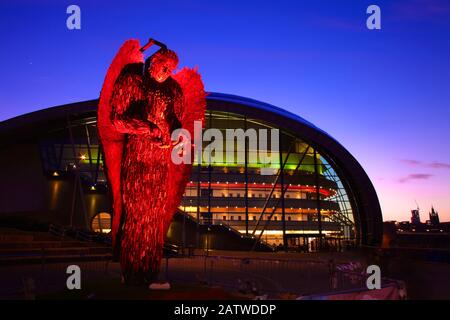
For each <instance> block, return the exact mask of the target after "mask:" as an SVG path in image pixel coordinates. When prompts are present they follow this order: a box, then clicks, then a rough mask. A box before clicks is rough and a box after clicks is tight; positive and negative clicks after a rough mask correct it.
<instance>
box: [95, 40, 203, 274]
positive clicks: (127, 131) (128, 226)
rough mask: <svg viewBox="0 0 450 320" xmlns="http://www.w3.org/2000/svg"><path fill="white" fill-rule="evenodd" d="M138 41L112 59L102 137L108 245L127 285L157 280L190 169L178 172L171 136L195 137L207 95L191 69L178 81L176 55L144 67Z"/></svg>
mask: <svg viewBox="0 0 450 320" xmlns="http://www.w3.org/2000/svg"><path fill="white" fill-rule="evenodd" d="M153 43H157V42H156V41H151V42H150V43H149V44H147V45H146V46H144V48H142V49H141V48H140V45H139V42H138V41H137V40H129V41H127V42H125V43H124V45H123V46H122V47H121V48H120V50H119V52H118V53H117V55H116V57H115V58H114V60H113V62H112V64H111V66H110V67H109V70H108V72H107V75H106V77H105V81H104V84H103V88H102V92H101V96H100V102H99V109H98V128H99V136H100V139H101V143H102V146H103V150H104V154H105V164H106V172H107V175H108V181H109V183H110V185H111V189H112V196H113V214H114V217H113V226H112V239H113V248H114V251H115V253H116V254H119V255H120V262H121V267H122V273H123V277H124V280H125V281H126V282H139V283H142V282H151V281H153V280H154V277H155V276H156V275H157V272H158V269H159V265H160V261H161V256H162V248H163V244H164V238H165V236H166V233H167V230H168V228H169V225H170V223H171V220H172V217H173V214H174V213H175V211H176V209H177V207H178V205H179V203H180V201H181V197H182V195H183V192H184V189H185V186H186V184H187V182H188V178H189V176H190V171H191V168H192V165H189V164H179V165H176V164H174V163H173V162H172V161H171V152H172V148H173V147H174V144H175V143H176V142H172V141H171V133H172V131H173V130H175V129H179V128H184V129H186V130H188V131H189V132H190V134H191V137H194V121H203V120H204V114H205V107H206V100H205V97H206V94H205V91H204V86H203V83H202V81H201V78H200V75H199V74H198V72H197V71H196V70H193V69H188V68H184V69H182V70H181V71H179V72H178V73H176V74H173V71H174V69H175V68H176V67H177V64H178V57H177V55H176V54H175V52H173V51H171V50H168V49H167V48H166V47H165V46H164V45H162V48H161V49H160V50H159V51H158V52H157V53H155V54H154V55H152V56H151V57H149V58H147V60H146V61H145V63H144V57H143V53H142V51H144V49H146V48H148V47H149V46H150V45H151V44H153Z"/></svg>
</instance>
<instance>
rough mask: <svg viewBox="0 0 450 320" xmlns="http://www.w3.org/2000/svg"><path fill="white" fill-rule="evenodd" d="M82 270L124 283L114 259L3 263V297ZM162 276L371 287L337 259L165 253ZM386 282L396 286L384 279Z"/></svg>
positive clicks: (242, 284)
mask: <svg viewBox="0 0 450 320" xmlns="http://www.w3.org/2000/svg"><path fill="white" fill-rule="evenodd" d="M71 264H76V265H78V266H79V267H80V268H81V277H82V284H83V286H84V284H86V283H89V282H91V281H98V280H101V279H109V280H108V281H120V267H119V265H118V263H111V260H109V259H107V260H103V261H83V257H82V256H80V261H79V262H64V263H62V262H58V263H53V262H47V261H45V259H42V263H41V264H34V265H18V266H3V267H0V280H1V281H0V282H1V283H2V288H1V290H0V299H11V298H12V299H24V298H25V299H33V298H35V297H36V296H38V295H46V294H55V293H58V292H63V291H65V290H67V287H66V280H67V277H68V276H69V275H68V274H67V273H66V270H67V267H68V266H69V265H71ZM159 276H160V280H162V281H163V280H167V281H169V282H170V283H171V284H172V285H180V284H195V285H206V286H216V287H221V288H224V289H226V290H230V291H234V292H239V293H241V294H244V295H248V296H249V297H253V298H254V297H257V296H265V297H266V298H269V299H270V298H272V299H285V298H290V299H292V298H296V297H301V296H314V295H319V294H328V295H329V294H333V293H336V294H338V293H339V292H343V291H348V290H353V291H355V290H356V291H357V290H367V287H366V279H367V275H366V273H365V268H364V266H362V265H359V264H357V263H340V262H337V261H334V260H329V261H325V260H313V259H301V260H300V259H299V260H293V259H290V260H288V259H272V258H270V259H268V258H256V257H255V258H247V257H230V256H208V255H204V256H199V255H195V256H191V257H167V258H164V259H163V261H162V264H161V272H160V275H159ZM382 280H383V282H382V283H383V286H386V285H390V284H392V285H397V284H396V282H395V281H393V280H390V279H382Z"/></svg>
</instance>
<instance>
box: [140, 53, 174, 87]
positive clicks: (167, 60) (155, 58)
mask: <svg viewBox="0 0 450 320" xmlns="http://www.w3.org/2000/svg"><path fill="white" fill-rule="evenodd" d="M177 66H178V56H177V54H176V53H175V52H174V51H172V50H169V49H161V50H158V51H157V52H156V53H155V54H153V55H152V56H151V57H149V58H147V60H146V61H145V70H146V72H148V74H149V75H150V77H152V78H153V79H155V80H156V81H158V82H164V81H166V80H167V78H168V77H170V75H171V74H172V73H173V71H174V70H175V69H176V68H177Z"/></svg>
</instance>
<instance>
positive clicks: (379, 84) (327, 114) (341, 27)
mask: <svg viewBox="0 0 450 320" xmlns="http://www.w3.org/2000/svg"><path fill="white" fill-rule="evenodd" d="M71 4H76V5H79V6H80V8H81V30H68V29H67V28H66V18H67V16H68V15H67V14H66V8H67V6H69V5H71ZM370 4H377V5H379V6H380V8H381V18H382V22H381V23H382V25H381V26H382V29H381V30H374V31H372V30H368V29H367V28H366V18H367V17H368V15H367V14H366V8H367V7H368V6H369V5H370ZM149 37H153V38H156V39H158V40H161V41H163V42H165V43H167V44H168V46H169V47H170V48H172V49H174V50H175V51H177V52H178V54H179V56H180V65H181V66H183V65H188V66H196V65H198V66H199V70H200V72H201V73H202V75H203V80H204V82H205V85H206V89H207V90H208V91H218V92H224V93H232V94H236V95H242V96H246V97H250V98H254V99H257V100H261V101H264V102H268V103H271V104H274V105H276V106H279V107H282V108H285V109H287V110H289V111H291V112H293V113H296V114H298V115H300V116H302V117H304V118H305V119H307V120H309V121H311V122H312V123H314V124H315V125H317V126H318V127H320V128H322V129H324V130H325V131H327V132H328V133H330V134H331V135H332V136H333V137H335V138H336V139H337V140H338V141H340V142H341V143H342V144H343V145H344V147H346V148H347V149H348V150H349V151H350V152H351V153H352V154H353V155H354V156H355V157H356V159H357V160H358V161H359V162H360V163H361V164H362V166H363V167H364V168H365V170H366V172H367V173H368V175H369V177H370V178H371V180H372V182H373V183H374V185H375V188H376V190H377V193H378V196H379V198H380V202H381V206H382V209H383V217H384V220H407V219H409V217H410V213H409V211H410V209H413V208H414V207H415V206H416V205H415V200H416V201H417V202H418V204H419V206H420V207H421V209H422V212H421V213H422V220H423V221H424V220H425V218H427V214H428V211H429V209H430V207H431V205H432V204H433V205H434V206H435V208H436V209H437V210H438V212H439V213H440V216H441V220H443V221H449V220H450V146H449V141H450V126H449V121H450V2H448V1H445V0H396V1H381V0H371V1H365V0H361V1H339V0H335V1H328V0H327V1H324V0H321V1H313V0H309V1H298V0H296V1H284V0H277V1H261V0H259V1H245V0H239V1H232V0H226V1H225V0H224V1H219V0H205V1H200V0H197V1H193V0H192V1H187V0H185V1H181V0H180V1H178V0H171V1H152V0H146V1H131V0H130V1H80V0H71V1H63V0H54V1H49V0H42V1H31V0H29V1H24V0H2V1H1V4H0V39H1V43H2V47H1V50H0V70H1V73H0V121H2V120H5V119H8V118H11V117H14V116H17V115H20V114H23V113H27V112H31V111H34V110H39V109H42V108H46V107H51V106H55V105H60V104H66V103H70V102H76V101H81V100H88V99H94V98H97V97H98V95H99V91H100V88H101V85H102V82H103V77H104V75H105V72H106V70H107V68H108V65H109V64H110V62H111V60H112V58H113V56H114V55H115V53H116V51H117V49H118V48H119V47H120V45H121V44H122V42H123V41H125V40H126V39H129V38H138V39H140V40H141V42H142V43H143V42H145V41H146V40H147V39H148V38H149Z"/></svg>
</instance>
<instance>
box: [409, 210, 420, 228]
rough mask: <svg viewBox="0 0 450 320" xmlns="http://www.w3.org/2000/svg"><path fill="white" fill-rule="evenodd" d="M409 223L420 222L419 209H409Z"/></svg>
mask: <svg viewBox="0 0 450 320" xmlns="http://www.w3.org/2000/svg"><path fill="white" fill-rule="evenodd" d="M411 224H420V214H419V209H414V210H411Z"/></svg>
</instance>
